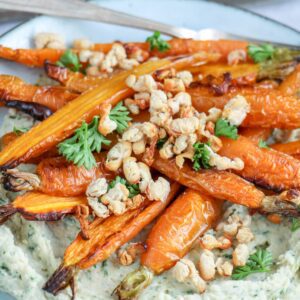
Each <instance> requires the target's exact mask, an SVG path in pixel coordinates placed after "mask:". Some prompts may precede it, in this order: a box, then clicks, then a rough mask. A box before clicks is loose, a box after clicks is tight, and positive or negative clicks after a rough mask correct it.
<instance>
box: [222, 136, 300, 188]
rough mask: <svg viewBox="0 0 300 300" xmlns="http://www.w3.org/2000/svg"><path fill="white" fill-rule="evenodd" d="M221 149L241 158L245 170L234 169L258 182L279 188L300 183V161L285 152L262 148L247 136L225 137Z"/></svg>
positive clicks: (297, 186) (264, 185) (227, 153)
mask: <svg viewBox="0 0 300 300" xmlns="http://www.w3.org/2000/svg"><path fill="white" fill-rule="evenodd" d="M222 143H223V146H222V148H221V149H220V151H219V152H218V154H220V155H222V156H226V157H229V158H232V159H233V158H235V157H237V158H240V159H241V160H243V162H244V164H245V165H244V168H243V169H242V170H235V171H234V172H235V173H237V174H239V175H241V176H242V177H244V178H246V179H247V180H249V181H251V182H254V183H255V184H257V185H259V186H261V187H263V188H266V189H272V190H275V191H282V190H287V189H293V188H299V187H300V162H299V161H298V160H297V159H294V158H292V157H291V156H288V155H286V154H284V153H282V152H279V151H275V150H271V149H262V148H260V147H259V146H258V145H255V144H254V143H253V142H251V141H250V140H249V139H247V138H246V137H243V136H240V137H239V138H238V139H237V140H232V139H228V138H222Z"/></svg>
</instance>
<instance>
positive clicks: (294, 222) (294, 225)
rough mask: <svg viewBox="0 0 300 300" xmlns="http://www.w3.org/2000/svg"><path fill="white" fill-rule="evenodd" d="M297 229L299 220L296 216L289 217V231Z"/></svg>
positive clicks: (299, 223)
mask: <svg viewBox="0 0 300 300" xmlns="http://www.w3.org/2000/svg"><path fill="white" fill-rule="evenodd" d="M298 229H300V220H299V219H297V218H292V219H291V231H292V232H295V231H297V230H298Z"/></svg>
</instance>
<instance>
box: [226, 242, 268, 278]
mask: <svg viewBox="0 0 300 300" xmlns="http://www.w3.org/2000/svg"><path fill="white" fill-rule="evenodd" d="M272 264H273V259H272V254H271V252H269V251H267V250H264V249H261V248H259V249H257V251H256V252H255V253H253V254H252V255H250V257H249V259H248V261H247V263H246V265H245V266H243V267H236V268H235V269H234V270H233V274H232V276H231V278H232V279H234V280H240V279H244V278H245V277H247V276H249V275H250V274H253V273H264V272H270V271H271V266H272Z"/></svg>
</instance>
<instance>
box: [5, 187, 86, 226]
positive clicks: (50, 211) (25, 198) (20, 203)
mask: <svg viewBox="0 0 300 300" xmlns="http://www.w3.org/2000/svg"><path fill="white" fill-rule="evenodd" d="M79 205H87V200H86V197H68V198H66V197H54V196H49V195H45V194H43V193H38V192H29V193H26V194H24V195H21V196H18V197H17V198H16V199H15V200H14V201H13V202H12V203H10V204H7V205H2V206H0V224H2V223H4V222H5V221H6V220H7V219H8V218H9V217H10V216H11V215H13V214H15V213H19V214H20V215H21V216H22V217H23V218H25V219H27V220H34V221H57V220H60V219H61V218H63V217H64V216H65V215H67V214H74V213H75V210H76V207H77V206H79Z"/></svg>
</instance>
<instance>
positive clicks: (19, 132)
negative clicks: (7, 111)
mask: <svg viewBox="0 0 300 300" xmlns="http://www.w3.org/2000/svg"><path fill="white" fill-rule="evenodd" d="M29 129H30V128H28V127H16V126H14V129H13V132H14V133H15V134H16V135H22V134H23V133H25V132H27V131H28V130H29Z"/></svg>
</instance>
